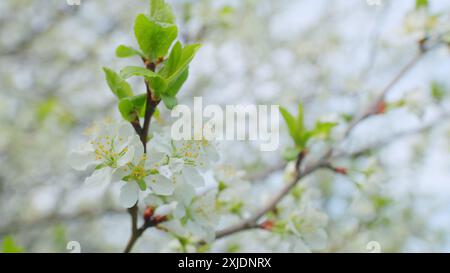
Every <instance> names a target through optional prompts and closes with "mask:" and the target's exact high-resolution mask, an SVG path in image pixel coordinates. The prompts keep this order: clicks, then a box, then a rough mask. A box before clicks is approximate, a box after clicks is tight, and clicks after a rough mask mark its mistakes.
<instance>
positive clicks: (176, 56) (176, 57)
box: [158, 41, 183, 78]
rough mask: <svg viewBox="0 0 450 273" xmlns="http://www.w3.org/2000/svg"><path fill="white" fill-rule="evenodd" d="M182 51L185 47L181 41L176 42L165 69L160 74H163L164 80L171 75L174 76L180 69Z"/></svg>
mask: <svg viewBox="0 0 450 273" xmlns="http://www.w3.org/2000/svg"><path fill="white" fill-rule="evenodd" d="M182 51H183V46H182V45H181V43H180V42H179V41H178V42H176V43H175V45H174V46H173V47H172V50H171V51H170V55H169V58H168V59H167V61H166V62H165V63H164V67H163V68H162V69H161V70H160V71H159V72H158V73H159V74H161V75H162V76H163V77H164V78H168V77H169V76H170V75H172V74H173V73H174V72H175V71H176V70H177V68H178V65H179V63H180V60H181V54H182Z"/></svg>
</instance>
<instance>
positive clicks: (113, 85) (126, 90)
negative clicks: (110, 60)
mask: <svg viewBox="0 0 450 273" xmlns="http://www.w3.org/2000/svg"><path fill="white" fill-rule="evenodd" d="M103 71H104V72H105V77H106V82H107V83H108V86H109V88H110V89H111V91H112V92H113V93H114V95H116V96H117V97H118V98H119V99H122V98H126V97H130V96H133V90H132V89H131V86H130V85H129V84H128V83H127V82H126V81H125V80H124V79H122V78H121V77H120V76H119V74H117V73H116V72H114V71H113V70H111V69H109V68H106V67H104V68H103Z"/></svg>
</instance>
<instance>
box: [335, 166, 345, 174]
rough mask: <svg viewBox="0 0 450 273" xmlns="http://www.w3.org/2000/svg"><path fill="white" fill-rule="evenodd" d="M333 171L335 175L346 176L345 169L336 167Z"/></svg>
mask: <svg viewBox="0 0 450 273" xmlns="http://www.w3.org/2000/svg"><path fill="white" fill-rule="evenodd" d="M334 171H335V172H336V173H339V174H342V175H347V169H346V168H340V167H338V168H334Z"/></svg>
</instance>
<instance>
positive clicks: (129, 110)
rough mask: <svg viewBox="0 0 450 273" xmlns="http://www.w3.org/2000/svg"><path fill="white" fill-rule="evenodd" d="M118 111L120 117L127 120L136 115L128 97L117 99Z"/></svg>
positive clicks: (132, 118) (133, 118) (134, 117)
mask: <svg viewBox="0 0 450 273" xmlns="http://www.w3.org/2000/svg"><path fill="white" fill-rule="evenodd" d="M118 106H119V112H120V114H121V115H122V117H123V118H124V119H125V120H127V121H133V120H135V119H136V118H137V117H138V114H137V112H136V111H135V110H134V106H133V103H132V102H131V101H130V99H128V98H124V99H121V100H120V101H119V104H118Z"/></svg>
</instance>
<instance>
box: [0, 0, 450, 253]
mask: <svg viewBox="0 0 450 273" xmlns="http://www.w3.org/2000/svg"><path fill="white" fill-rule="evenodd" d="M168 2H169V3H170V4H172V5H173V7H174V11H175V14H176V15H177V21H178V23H179V25H180V35H181V39H182V41H183V42H184V43H193V42H201V43H202V44H203V45H204V46H203V47H202V49H201V50H200V52H199V54H198V57H196V58H195V59H194V61H193V63H192V65H191V72H190V77H189V79H188V82H187V84H186V85H185V86H184V88H183V89H182V91H181V92H180V96H181V97H180V101H181V102H183V103H186V104H191V103H192V97H193V96H194V95H195V96H202V97H203V100H204V104H207V103H215V104H221V105H226V104H245V103H255V104H268V105H272V104H280V105H283V106H286V107H288V108H289V109H295V108H296V106H297V104H298V103H299V102H303V103H304V106H305V115H306V119H307V120H306V122H307V123H309V124H313V123H314V122H315V121H316V120H317V119H326V120H332V121H337V122H339V124H340V125H339V126H338V127H337V128H336V132H335V134H333V135H332V136H331V139H329V140H327V142H326V143H316V144H315V146H314V147H313V148H312V151H311V154H312V157H314V151H316V150H317V151H320V150H321V149H324V147H325V146H326V145H330V143H333V141H334V138H336V139H337V138H338V137H339V134H342V131H343V130H344V129H345V126H346V123H347V122H348V120H349V119H350V118H351V117H352V115H354V114H356V113H358V112H360V111H361V110H362V109H364V106H366V105H367V104H368V103H370V101H372V100H373V99H374V97H376V95H377V94H379V92H380V91H381V90H382V89H383V88H384V87H385V86H386V84H387V83H388V82H389V81H391V80H392V79H393V78H394V77H395V76H396V75H397V74H398V73H399V71H400V70H401V69H402V68H403V67H404V66H405V65H406V64H407V63H408V62H409V61H410V60H411V59H412V58H414V56H415V54H416V53H417V50H418V46H417V45H418V40H419V39H422V38H423V37H424V35H429V34H442V33H448V31H450V18H449V16H450V2H449V1H445V0H430V1H429V5H428V7H427V8H421V9H417V8H416V4H417V3H416V1H414V0H403V1H393V0H391V1H388V0H380V2H379V3H380V5H376V4H377V3H378V2H377V1H366V0H338V1H331V0H316V1H311V0H294V1H293V0H278V1H273V0H245V1H244V0H215V1H212V0H168ZM425 2H426V1H425ZM143 12H148V1H147V0H129V1H109V0H81V5H79V6H71V5H68V4H67V2H66V1H64V0H48V1H32V0H2V1H0V241H2V242H3V248H4V249H3V251H7V250H8V249H9V250H11V248H14V247H19V249H18V250H21V251H26V252H67V251H68V250H67V249H66V244H67V242H69V241H72V240H73V241H78V242H80V244H81V247H82V251H83V252H97V251H106V252H117V251H122V249H123V247H124V245H125V244H126V241H127V239H128V236H129V232H130V226H129V225H130V223H129V215H128V214H127V213H126V212H125V210H124V209H123V208H121V207H120V206H119V205H118V203H117V187H109V188H88V187H86V186H85V185H84V184H83V181H84V178H85V177H86V173H78V172H76V171H74V170H72V169H71V168H70V167H69V166H68V164H67V154H68V152H69V151H70V149H72V148H73V147H75V146H76V145H77V144H79V143H81V142H83V141H84V140H85V139H84V136H83V131H84V130H85V129H86V128H87V127H89V126H90V125H91V124H92V123H93V122H94V121H96V120H99V119H103V118H104V117H106V116H110V117H118V114H117V112H118V111H117V110H116V105H115V98H114V97H113V96H112V95H111V93H110V91H109V90H108V87H107V85H106V83H105V81H104V76H103V73H102V70H101V68H102V67H103V66H108V67H111V68H113V69H116V70H118V69H119V68H121V67H123V66H124V65H130V64H131V65H139V60H138V59H136V60H134V59H126V60H123V59H117V58H116V57H115V54H114V51H115V48H116V46H118V45H119V44H132V45H135V41H134V37H133V32H132V29H133V21H134V18H135V16H136V15H137V14H138V13H143ZM133 84H134V85H135V86H138V85H137V83H133ZM449 92H450V54H449V49H448V47H444V46H443V47H440V48H437V49H435V50H433V51H432V52H430V53H429V54H427V55H426V56H425V57H424V58H423V59H422V60H421V61H420V63H418V64H417V65H416V66H415V67H414V68H413V69H412V70H411V71H409V73H408V74H407V75H405V77H403V78H402V80H401V81H400V82H399V83H398V84H397V85H395V86H394V88H393V89H392V92H390V93H389V95H388V97H387V98H386V99H387V111H386V113H385V114H383V115H379V116H375V117H372V118H370V119H367V120H366V121H365V122H364V123H362V124H361V125H360V126H358V127H357V128H355V131H354V132H353V133H352V134H351V136H350V137H349V139H348V141H346V142H345V143H343V144H342V145H341V146H340V150H341V151H342V152H343V153H352V156H350V157H346V158H345V159H342V160H339V161H336V164H337V165H342V166H346V167H347V168H348V170H349V174H348V175H347V176H339V175H334V174H331V173H329V172H326V171H323V172H322V171H321V172H318V173H317V174H315V175H314V176H311V177H309V178H308V183H310V184H311V185H313V187H314V188H316V189H317V192H318V193H320V196H321V197H320V206H321V208H322V209H323V210H324V211H325V212H326V213H327V214H328V216H329V221H328V224H327V226H326V230H327V233H328V243H327V246H326V248H325V249H323V250H321V251H324V252H328V251H331V252H343V251H352V252H366V251H367V249H366V245H367V243H368V242H370V241H377V242H379V244H380V245H381V247H382V251H393V252H404V251H426V252H441V251H450V240H449V239H450V238H449V235H450V160H449V152H450V123H449V122H448V118H449V117H450V116H449V112H448V111H450V109H449V106H450V103H449ZM167 116H168V113H167V111H163V112H162V118H163V119H164V117H167ZM335 135H336V136H335ZM289 144H290V140H289V138H288V134H287V132H286V128H284V127H283V131H282V145H281V146H282V147H285V146H287V145H289ZM221 145H222V149H221V151H222V152H221V153H222V161H221V163H220V164H221V168H222V169H227V170H233V173H243V174H244V175H243V177H244V178H245V179H246V180H248V181H250V182H249V183H250V185H252V186H253V187H252V188H253V189H254V190H253V191H250V192H251V194H250V195H249V196H248V198H253V197H254V198H260V197H261V196H267V195H270V191H271V190H272V189H277V188H279V186H280V183H283V181H282V180H283V179H282V177H283V168H282V167H281V166H282V165H281V164H282V159H281V149H280V151H276V152H270V153H267V152H265V153H262V152H260V151H259V149H258V147H259V146H258V145H255V143H250V142H235V143H222V144H221ZM367 147H368V148H367ZM360 150H361V151H362V152H358V151H360ZM258 200H259V199H258ZM255 202H256V201H255ZM221 225H222V226H227V223H221ZM266 237H267V234H264V233H262V232H259V231H249V232H244V233H240V234H237V235H233V236H231V237H229V238H226V239H222V240H219V241H218V242H217V243H216V244H214V246H213V247H212V248H211V251H256V252H258V251H287V249H285V248H283V247H282V244H278V243H274V242H272V241H270V240H265V238H266ZM0 247H1V246H0ZM6 248H8V249H6ZM0 250H1V248H0ZM135 251H142V252H144V251H149V252H154V251H164V252H165V251H173V249H172V248H171V245H170V238H168V237H167V236H166V235H165V234H164V233H163V232H160V231H157V230H149V231H147V232H146V233H145V234H144V236H143V238H142V239H141V241H139V243H138V244H137V245H136V248H135Z"/></svg>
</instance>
